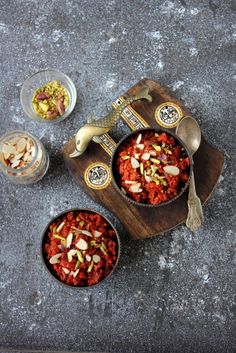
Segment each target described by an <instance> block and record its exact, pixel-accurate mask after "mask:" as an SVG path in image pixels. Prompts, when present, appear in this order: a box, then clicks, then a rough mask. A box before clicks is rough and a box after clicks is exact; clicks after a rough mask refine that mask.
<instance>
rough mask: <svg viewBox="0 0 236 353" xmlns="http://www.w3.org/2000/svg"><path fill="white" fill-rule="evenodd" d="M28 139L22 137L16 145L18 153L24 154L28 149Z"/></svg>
mask: <svg viewBox="0 0 236 353" xmlns="http://www.w3.org/2000/svg"><path fill="white" fill-rule="evenodd" d="M26 142H27V141H26V139H25V138H24V137H22V138H21V139H20V140H19V141H18V142H17V144H16V149H17V152H23V151H24V150H25V147H26Z"/></svg>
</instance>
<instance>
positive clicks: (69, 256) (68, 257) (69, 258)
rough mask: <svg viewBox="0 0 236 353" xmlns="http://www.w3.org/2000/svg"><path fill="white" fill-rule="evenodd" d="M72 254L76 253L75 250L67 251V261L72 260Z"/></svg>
mask: <svg viewBox="0 0 236 353" xmlns="http://www.w3.org/2000/svg"><path fill="white" fill-rule="evenodd" d="M74 255H77V250H75V249H71V250H69V251H68V253H67V259H68V261H69V262H71V261H72V258H73V256H74Z"/></svg>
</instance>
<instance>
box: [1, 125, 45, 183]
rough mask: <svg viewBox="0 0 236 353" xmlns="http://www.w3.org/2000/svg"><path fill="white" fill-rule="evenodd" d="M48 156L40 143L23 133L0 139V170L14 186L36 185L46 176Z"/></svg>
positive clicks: (19, 132)
mask: <svg viewBox="0 0 236 353" xmlns="http://www.w3.org/2000/svg"><path fill="white" fill-rule="evenodd" d="M48 166H49V157H48V154H47V152H46V150H45V148H44V146H43V145H42V143H41V142H40V141H39V140H38V139H37V138H36V137H34V136H32V135H31V134H29V133H28V132H25V131H12V132H9V133H7V134H5V135H3V136H2V137H1V138H0V168H1V170H2V171H3V173H4V174H5V175H6V176H7V177H8V178H9V179H10V180H11V181H13V182H14V183H16V184H31V183H36V182H37V181H38V180H40V179H42V177H43V176H44V175H45V174H46V172H47V169H48Z"/></svg>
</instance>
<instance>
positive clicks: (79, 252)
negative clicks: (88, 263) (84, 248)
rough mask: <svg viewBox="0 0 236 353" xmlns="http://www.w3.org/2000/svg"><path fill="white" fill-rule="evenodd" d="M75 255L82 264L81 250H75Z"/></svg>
mask: <svg viewBox="0 0 236 353" xmlns="http://www.w3.org/2000/svg"><path fill="white" fill-rule="evenodd" d="M77 256H78V260H79V261H80V262H81V263H82V264H83V263H84V258H83V255H82V254H81V251H79V250H77Z"/></svg>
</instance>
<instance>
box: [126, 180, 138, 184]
mask: <svg viewBox="0 0 236 353" xmlns="http://www.w3.org/2000/svg"><path fill="white" fill-rule="evenodd" d="M125 184H137V181H134V180H125Z"/></svg>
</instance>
